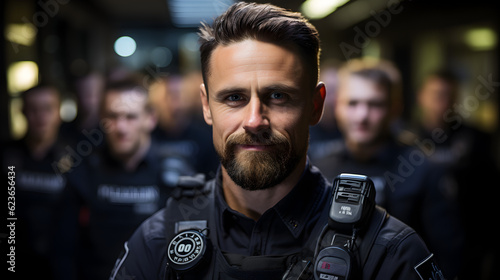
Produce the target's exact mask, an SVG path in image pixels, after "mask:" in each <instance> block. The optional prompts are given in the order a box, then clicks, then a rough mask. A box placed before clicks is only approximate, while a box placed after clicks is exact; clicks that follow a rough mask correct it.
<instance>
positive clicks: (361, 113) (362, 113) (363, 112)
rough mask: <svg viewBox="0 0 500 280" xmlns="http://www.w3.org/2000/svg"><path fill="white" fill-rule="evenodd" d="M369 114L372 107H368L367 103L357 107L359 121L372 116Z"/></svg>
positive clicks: (356, 114) (356, 112)
mask: <svg viewBox="0 0 500 280" xmlns="http://www.w3.org/2000/svg"><path fill="white" fill-rule="evenodd" d="M369 112H370V106H368V104H365V103H360V104H358V106H356V110H355V111H354V114H355V116H356V117H357V119H358V120H365V119H366V118H368V116H369V115H370V114H369Z"/></svg>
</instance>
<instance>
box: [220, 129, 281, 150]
mask: <svg viewBox="0 0 500 280" xmlns="http://www.w3.org/2000/svg"><path fill="white" fill-rule="evenodd" d="M280 144H286V145H288V144H289V141H288V139H287V138H286V137H285V136H284V135H283V134H281V133H273V132H271V131H264V132H262V133H259V134H254V133H248V132H242V133H238V134H232V135H230V136H229V137H228V139H227V142H226V145H227V146H228V147H234V146H236V145H280Z"/></svg>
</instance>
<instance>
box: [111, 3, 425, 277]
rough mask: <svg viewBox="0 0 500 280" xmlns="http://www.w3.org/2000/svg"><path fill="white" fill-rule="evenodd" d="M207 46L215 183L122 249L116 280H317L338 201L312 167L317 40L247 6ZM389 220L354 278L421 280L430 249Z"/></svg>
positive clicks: (188, 184)
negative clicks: (318, 258) (317, 258)
mask: <svg viewBox="0 0 500 280" xmlns="http://www.w3.org/2000/svg"><path fill="white" fill-rule="evenodd" d="M200 36H201V47H200V51H201V64H202V73H203V76H204V84H202V85H201V87H200V91H201V100H202V103H203V114H204V118H205V121H206V122H207V123H208V124H209V125H211V126H212V129H213V142H214V146H215V148H216V151H217V153H218V155H219V157H220V159H221V166H220V169H219V171H218V174H217V176H216V177H215V178H214V179H213V180H210V181H209V182H203V180H201V179H200V178H185V179H183V180H182V181H181V182H180V188H179V189H178V192H177V194H175V195H173V197H172V198H171V199H169V201H168V203H167V206H166V208H165V209H164V210H162V211H159V212H158V213H157V214H155V215H153V216H152V217H151V218H150V219H148V220H147V221H145V222H144V223H143V224H142V225H141V227H140V228H139V229H138V230H137V231H136V232H135V233H134V235H133V236H132V237H131V238H130V239H129V241H128V242H126V243H125V244H124V250H123V255H122V256H121V257H120V258H119V259H118V260H117V262H116V266H115V269H114V270H113V272H112V274H111V279H259V278H261V279H299V277H300V279H312V278H311V277H313V276H312V273H313V272H312V271H313V270H314V268H315V267H314V265H312V266H311V265H310V262H309V265H308V260H309V261H310V260H311V259H312V258H313V257H314V248H311V247H314V245H315V244H316V241H317V240H318V239H320V238H319V233H320V232H321V229H322V228H324V227H325V225H326V220H327V219H326V218H327V216H328V215H327V213H328V212H329V209H330V202H331V195H332V193H331V192H332V188H331V187H329V186H327V182H326V180H325V178H324V177H323V176H322V175H321V173H320V172H319V170H318V169H316V168H315V167H313V166H311V165H310V164H309V163H308V160H307V156H306V153H307V146H308V136H309V134H308V129H309V126H310V125H315V124H316V123H318V122H319V120H320V118H321V114H322V111H323V102H324V98H325V94H326V90H325V87H324V85H323V83H321V82H318V61H319V50H320V47H319V37H318V33H317V31H316V29H315V28H314V26H312V25H311V24H310V23H309V22H308V21H307V20H306V19H304V18H303V17H302V16H301V15H300V14H299V13H293V12H290V11H287V10H284V9H281V8H279V7H276V6H273V5H260V4H248V3H243V2H240V3H237V4H234V5H232V6H231V7H229V9H228V10H227V11H226V12H225V13H224V14H222V15H221V16H219V17H218V18H217V19H215V21H214V23H213V25H212V26H208V25H204V26H203V27H202V28H201V30H200ZM382 218H383V219H382V220H381V221H383V223H382V224H381V230H380V231H379V232H378V233H377V234H376V235H377V238H376V241H375V243H374V244H377V245H375V246H373V248H371V249H372V250H371V253H370V256H371V258H370V261H369V262H368V263H366V265H365V264H363V265H362V269H360V270H358V271H357V273H358V274H362V275H363V277H364V278H366V279H418V274H417V272H416V271H415V270H414V267H415V266H416V265H418V264H419V263H420V262H422V261H423V260H424V259H426V257H428V256H429V252H428V251H427V248H426V247H425V244H424V243H423V242H422V241H421V239H420V238H419V237H418V235H417V234H416V233H415V232H414V231H413V230H412V229H410V228H409V227H407V226H406V225H404V224H403V223H401V222H399V221H397V220H396V219H394V218H392V217H389V216H388V215H387V214H385V213H384V214H383V216H382ZM370 225H371V224H370ZM375 227H377V225H374V229H375ZM368 244H369V243H368ZM311 245H312V246H311ZM360 245H361V244H360ZM356 246H357V245H356ZM329 267H330V266H329V265H328V264H325V265H324V268H329ZM299 275H300V276H299ZM329 279H334V278H329Z"/></svg>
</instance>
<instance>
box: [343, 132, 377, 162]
mask: <svg viewBox="0 0 500 280" xmlns="http://www.w3.org/2000/svg"><path fill="white" fill-rule="evenodd" d="M386 139H387V137H383V138H380V139H377V140H375V141H373V142H370V143H358V142H354V141H346V147H347V150H349V152H350V153H351V155H352V157H353V158H354V159H355V160H357V161H360V162H365V161H368V160H370V159H372V158H373V157H374V156H375V155H376V154H377V153H378V152H379V151H380V149H381V148H382V146H383V145H384V143H385V142H386Z"/></svg>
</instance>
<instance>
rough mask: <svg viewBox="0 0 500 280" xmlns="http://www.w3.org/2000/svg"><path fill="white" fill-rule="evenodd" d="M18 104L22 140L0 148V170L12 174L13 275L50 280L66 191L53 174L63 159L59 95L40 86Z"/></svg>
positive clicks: (57, 174) (62, 181)
mask: <svg viewBox="0 0 500 280" xmlns="http://www.w3.org/2000/svg"><path fill="white" fill-rule="evenodd" d="M22 100H23V114H24V115H25V117H26V121H27V128H28V129H27V133H26V136H25V137H24V138H23V139H21V140H18V141H14V142H11V143H7V144H6V145H2V147H1V159H2V168H4V170H6V168H7V167H8V166H12V167H14V169H13V171H14V172H15V178H14V179H13V180H14V182H15V209H16V210H15V216H16V217H17V222H16V231H15V232H16V243H15V246H16V250H17V251H16V256H17V270H16V274H15V275H16V276H19V278H18V279H21V278H23V277H24V278H23V279H29V278H32V277H33V276H35V275H36V277H37V278H38V279H52V274H51V271H50V265H49V253H50V250H49V248H50V246H49V241H50V236H51V235H52V234H53V221H54V217H55V212H54V211H55V207H56V205H57V202H58V200H59V198H60V195H61V192H62V190H63V187H64V185H65V177H64V176H63V175H62V174H61V173H62V172H60V170H59V169H58V168H53V167H54V166H55V165H57V163H59V162H60V161H63V160H64V159H65V155H66V150H65V149H64V148H65V145H64V144H63V143H62V142H60V141H59V140H58V131H59V126H60V124H61V119H60V116H59V108H60V93H59V91H58V90H57V88H55V87H54V86H51V85H39V86H36V87H34V88H31V89H29V90H27V91H26V92H24V93H23V94H22ZM16 279H17V278H16Z"/></svg>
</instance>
